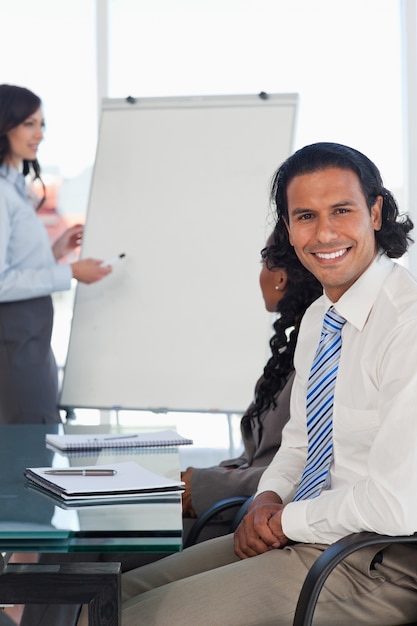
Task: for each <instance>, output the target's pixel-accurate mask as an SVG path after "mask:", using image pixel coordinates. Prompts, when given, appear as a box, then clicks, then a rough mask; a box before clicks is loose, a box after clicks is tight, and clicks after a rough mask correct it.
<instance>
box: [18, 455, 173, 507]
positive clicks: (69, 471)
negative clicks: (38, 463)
mask: <svg viewBox="0 0 417 626" xmlns="http://www.w3.org/2000/svg"><path fill="white" fill-rule="evenodd" d="M100 470H101V471H103V468H102V466H100V465H86V466H83V467H77V468H64V469H59V468H51V467H27V468H26V469H25V471H24V475H25V477H26V478H27V479H28V480H29V481H31V482H32V483H34V484H35V485H37V486H38V487H40V488H42V489H44V490H45V491H46V492H49V493H52V494H54V495H55V496H58V497H59V498H61V499H62V500H64V501H66V502H71V501H73V502H81V501H83V500H88V501H91V500H94V501H100V502H103V501H105V500H108V501H110V502H113V503H116V502H117V501H118V500H119V499H120V500H122V499H124V500H126V499H132V498H133V499H137V498H144V497H148V496H150V495H157V494H164V493H171V494H172V493H181V491H182V490H183V489H184V483H183V482H182V481H178V480H171V479H170V478H165V477H164V476H160V475H159V474H154V473H153V472H150V471H149V470H147V469H146V468H144V467H142V466H141V465H139V464H138V463H135V462H129V463H113V464H112V465H111V467H110V468H109V469H105V470H104V471H105V472H109V474H108V475H100ZM51 472H52V473H51ZM89 472H90V473H89Z"/></svg>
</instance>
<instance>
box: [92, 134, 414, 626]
mask: <svg viewBox="0 0 417 626" xmlns="http://www.w3.org/2000/svg"><path fill="white" fill-rule="evenodd" d="M272 198H273V200H274V203H275V205H276V210H277V224H276V229H275V232H276V235H277V240H279V241H280V246H279V249H276V250H271V256H270V263H271V265H273V259H274V258H276V257H277V256H278V257H279V255H280V254H283V253H284V248H285V246H290V245H292V246H293V247H294V249H295V251H296V253H297V255H298V257H299V258H300V260H301V262H302V263H303V264H304V265H305V266H306V267H307V268H308V269H309V270H310V271H311V272H312V273H313V274H314V275H315V276H316V277H317V278H318V279H319V280H320V281H321V283H322V285H323V288H324V294H323V296H322V297H320V298H319V299H318V300H316V302H314V303H313V304H312V305H311V307H310V308H309V309H307V312H306V313H305V315H304V317H303V319H302V323H301V328H300V333H299V337H298V343H297V348H296V353H295V369H296V377H295V381H294V386H293V390H292V396H291V417H290V420H289V422H288V423H287V426H286V427H285V429H284V433H283V441H282V445H281V448H280V450H279V451H278V453H277V454H276V456H275V457H274V459H273V460H272V462H271V464H270V466H269V467H268V468H267V470H266V471H265V473H264V474H263V476H262V477H261V480H260V483H259V487H258V491H257V494H256V497H255V499H254V500H253V502H252V504H251V506H250V510H249V512H248V514H247V515H246V516H245V518H244V519H243V521H242V522H241V524H240V526H239V528H238V529H237V531H236V532H235V535H234V536H232V535H229V536H226V537H221V538H219V539H214V540H211V541H207V542H203V543H201V544H198V545H196V546H194V547H192V548H189V549H187V550H184V552H183V553H182V554H179V555H175V556H172V557H168V558H167V559H162V560H161V561H158V562H157V563H154V564H152V565H149V566H146V567H143V568H140V569H138V570H134V571H132V572H129V573H127V574H125V575H124V577H123V583H122V592H123V599H124V603H123V625H124V626H137V625H139V624H143V625H146V626H152V625H160V626H166V624H182V625H184V624H185V625H187V626H188V625H189V626H191V625H194V624H196V623H198V624H202V625H204V626H213V624H226V625H233V626H249V625H258V626H261V625H262V626H267V625H271V626H272V625H274V626H276V625H279V626H290V625H291V624H292V623H293V617H294V612H295V607H296V603H297V599H298V595H299V592H300V589H301V586H302V583H303V581H304V579H305V576H306V574H307V572H308V570H309V569H310V567H311V565H312V564H313V563H314V561H315V560H316V558H317V557H318V556H319V555H320V553H321V552H322V551H323V550H324V549H325V548H326V547H327V546H328V545H329V544H331V543H333V542H334V541H336V540H338V539H339V538H341V537H343V536H344V535H346V534H348V533H351V532H359V531H374V532H378V533H381V534H388V535H406V534H412V533H414V532H415V531H417V499H416V496H415V494H416V492H417V419H416V406H417V350H416V348H415V346H416V345H417V283H416V280H415V279H414V278H413V277H412V276H411V275H410V274H409V273H408V272H407V270H405V269H404V268H403V267H401V266H400V265H399V264H397V263H394V262H393V261H392V260H391V259H392V258H399V257H401V256H402V255H403V254H404V253H405V252H406V250H407V247H408V244H409V243H410V241H411V240H410V238H409V235H408V233H409V232H410V230H411V229H412V226H413V225H412V222H411V221H410V219H409V218H407V217H400V216H399V212H398V207H397V205H396V203H395V200H394V198H393V196H392V195H391V193H390V192H389V191H388V190H387V189H385V188H384V186H383V184H382V180H381V176H380V174H379V171H378V169H377V168H376V167H375V165H374V164H373V163H372V162H371V161H370V160H369V159H368V158H367V157H366V156H364V155H363V154H361V153H360V152H358V151H356V150H354V149H352V148H349V147H347V146H343V145H340V144H332V143H319V144H313V145H311V146H306V147H305V148H302V149H301V150H299V151H297V152H296V153H295V154H294V155H292V156H291V157H290V158H289V159H287V161H285V163H283V164H282V166H281V167H280V168H279V170H278V171H277V173H276V175H275V177H274V181H273V185H272ZM416 600H417V565H416V551H415V549H414V548H412V547H409V546H404V545H399V544H395V545H394V546H389V547H387V548H385V549H383V550H380V549H379V547H377V548H374V547H371V548H366V549H364V550H361V551H360V552H357V553H356V554H354V555H351V556H350V557H348V558H347V559H346V560H345V561H344V562H343V563H342V564H341V565H339V566H338V567H337V568H336V570H335V571H334V573H333V574H332V575H331V576H330V577H329V578H328V580H327V582H326V585H325V587H324V588H323V591H322V593H321V595H320V598H319V601H318V605H317V609H316V613H315V619H314V624H315V625H316V624H317V625H319V626H334V625H335V624H337V625H338V626H352V624H355V626H358V625H364V626H365V625H366V626H370V625H375V626H384V625H393V624H404V623H408V622H410V621H415V620H416V619H417V601H416ZM83 623H84V622H83Z"/></svg>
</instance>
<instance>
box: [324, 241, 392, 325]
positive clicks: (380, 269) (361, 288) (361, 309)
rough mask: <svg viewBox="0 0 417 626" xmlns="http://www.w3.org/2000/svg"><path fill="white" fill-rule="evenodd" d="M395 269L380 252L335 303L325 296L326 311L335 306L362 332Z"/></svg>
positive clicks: (388, 259)
mask: <svg viewBox="0 0 417 626" xmlns="http://www.w3.org/2000/svg"><path fill="white" fill-rule="evenodd" d="M393 267H394V261H392V260H391V259H390V258H388V257H387V255H386V254H385V253H384V252H381V251H380V252H379V253H378V254H377V256H376V257H375V259H374V260H373V262H372V263H371V265H370V266H369V267H368V269H367V270H366V271H365V272H364V273H363V274H362V275H361V276H360V277H359V278H358V279H357V280H356V281H355V282H354V283H353V285H352V286H351V287H350V288H349V289H348V290H347V291H346V292H345V293H344V294H343V296H342V297H341V298H340V299H339V300H338V302H336V303H334V302H332V301H331V300H329V298H328V297H327V296H326V294H325V293H324V294H323V297H324V304H325V310H326V311H327V310H328V309H329V307H331V306H334V307H335V309H336V310H337V312H338V313H339V314H340V315H342V317H344V318H345V319H346V321H348V322H349V323H350V324H352V325H353V326H355V328H357V330H359V331H361V330H362V329H363V327H364V326H365V323H366V320H367V319H368V316H369V313H370V312H371V309H372V307H373V304H374V302H375V299H376V297H377V294H378V292H379V290H380V289H381V287H382V285H383V284H384V282H385V279H386V277H387V276H388V274H389V273H390V272H391V270H392V268H393Z"/></svg>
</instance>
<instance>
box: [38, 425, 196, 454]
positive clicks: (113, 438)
mask: <svg viewBox="0 0 417 626" xmlns="http://www.w3.org/2000/svg"><path fill="white" fill-rule="evenodd" d="M45 441H46V443H47V445H48V446H50V447H52V448H55V449H57V450H64V451H74V450H102V449H103V448H151V447H168V446H182V445H190V444H192V443H193V441H192V439H187V438H186V437H182V435H179V434H178V433H176V432H175V431H174V430H160V431H156V432H148V433H123V434H119V435H112V434H107V435H93V434H92V435H52V434H50V433H48V434H47V435H46V437H45Z"/></svg>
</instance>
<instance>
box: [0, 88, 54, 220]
mask: <svg viewBox="0 0 417 626" xmlns="http://www.w3.org/2000/svg"><path fill="white" fill-rule="evenodd" d="M41 106H42V102H41V99H40V98H39V96H37V95H36V94H34V93H33V92H32V91H30V90H29V89H26V88H25V87H17V86H16V85H6V84H3V85H0V165H1V164H3V163H4V161H5V159H6V158H7V157H8V156H9V154H10V144H9V139H8V137H7V133H8V132H9V131H10V130H12V129H13V128H16V126H19V124H21V123H22V122H24V121H25V120H26V119H27V118H28V117H30V116H31V115H32V114H33V113H35V111H37V110H38V109H39V107H41ZM31 171H32V173H33V180H36V179H38V180H39V182H40V183H41V185H42V188H43V194H44V195H43V198H41V200H40V202H39V204H38V206H37V207H36V208H37V209H39V208H40V207H41V205H42V204H43V202H44V201H45V197H46V195H45V185H44V183H43V181H42V179H41V175H40V174H41V168H40V165H39V163H38V160H37V159H35V160H34V161H26V160H24V161H23V176H27V174H29V173H30V172H31Z"/></svg>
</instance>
